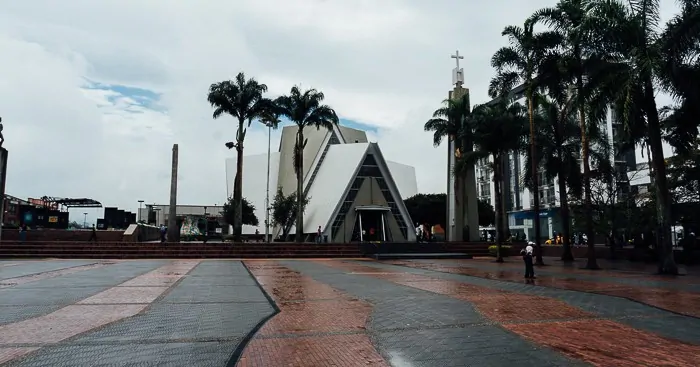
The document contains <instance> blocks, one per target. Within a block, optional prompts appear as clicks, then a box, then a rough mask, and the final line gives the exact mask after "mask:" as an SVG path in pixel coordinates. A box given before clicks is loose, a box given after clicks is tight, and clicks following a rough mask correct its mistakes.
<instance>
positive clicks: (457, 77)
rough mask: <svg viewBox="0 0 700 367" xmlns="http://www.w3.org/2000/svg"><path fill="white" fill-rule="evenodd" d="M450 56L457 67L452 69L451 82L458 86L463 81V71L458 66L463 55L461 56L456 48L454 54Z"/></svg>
mask: <svg viewBox="0 0 700 367" xmlns="http://www.w3.org/2000/svg"><path fill="white" fill-rule="evenodd" d="M450 57H451V58H453V59H455V61H456V62H457V67H456V68H454V70H452V84H454V85H456V86H458V87H459V86H461V85H462V84H463V83H464V73H463V71H462V69H461V68H460V67H459V60H460V59H464V56H461V55H460V54H459V50H458V51H456V52H455V54H454V55H451V56H450Z"/></svg>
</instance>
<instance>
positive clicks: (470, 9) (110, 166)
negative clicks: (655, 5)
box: [0, 0, 675, 220]
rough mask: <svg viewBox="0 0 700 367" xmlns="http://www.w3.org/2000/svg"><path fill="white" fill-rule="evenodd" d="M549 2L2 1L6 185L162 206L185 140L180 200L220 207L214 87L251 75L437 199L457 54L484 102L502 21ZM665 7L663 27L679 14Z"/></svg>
mask: <svg viewBox="0 0 700 367" xmlns="http://www.w3.org/2000/svg"><path fill="white" fill-rule="evenodd" d="M554 3H555V1H554V0H528V1H519V0H491V1H488V2H483V1H475V0H468V1H455V0H452V1H448V0H432V1H427V0H372V1H370V0H199V1H189V0H187V1H186V0H182V1H165V0H147V1H144V0H140V1H136V0H100V1H94V0H70V1H57V0H25V1H17V0H0V50H1V53H0V116H2V118H3V123H4V132H3V133H4V135H5V138H6V142H5V144H4V146H5V147H6V148H7V149H8V150H9V152H10V153H9V163H8V166H9V170H8V174H7V186H6V191H7V193H8V194H11V195H15V196H18V197H23V198H26V197H41V196H43V195H48V196H62V197H89V198H94V199H96V200H99V201H101V202H102V203H103V204H104V205H106V206H119V207H121V208H126V209H130V210H134V209H135V208H136V207H137V206H138V203H137V200H139V199H142V200H145V201H146V202H157V203H164V202H166V201H167V198H168V192H169V167H170V154H171V146H172V144H173V143H178V144H179V146H180V181H179V189H178V194H179V195H178V200H179V202H180V203H183V204H209V205H211V204H219V205H221V204H222V203H223V202H224V200H225V196H226V179H225V168H224V167H225V166H224V160H225V159H226V158H227V157H232V156H233V151H228V150H227V149H226V148H225V147H224V143H225V142H227V141H230V140H233V138H234V136H235V126H234V121H233V119H231V118H226V117H224V118H221V119H218V120H213V119H212V118H211V112H212V109H211V108H210V106H209V105H208V104H207V101H206V94H207V88H208V87H209V85H210V84H211V83H214V82H218V81H221V80H225V79H229V78H232V77H234V76H235V75H236V74H237V73H238V72H239V71H244V72H245V73H246V74H247V75H248V76H253V77H255V78H257V79H258V80H259V81H260V82H263V83H266V84H267V85H268V87H269V94H270V96H271V97H274V96H276V95H279V94H282V93H285V92H288V90H289V88H290V87H291V86H292V85H294V84H301V86H302V87H303V88H308V87H314V88H317V89H319V90H321V91H323V92H324V93H325V95H326V97H327V102H328V103H329V104H330V105H331V106H333V107H334V108H335V109H336V111H337V112H338V114H339V115H340V117H341V118H342V123H344V124H346V125H349V126H354V127H358V126H359V127H362V128H364V129H367V130H368V131H369V135H370V137H371V140H373V141H377V142H379V144H380V146H381V148H382V150H383V151H384V154H385V156H386V157H387V158H388V159H391V160H394V161H398V162H401V163H406V164H411V165H414V166H415V167H416V171H417V174H418V189H419V191H420V192H444V191H445V185H446V183H445V166H446V163H445V154H446V153H445V150H446V148H445V147H441V148H437V149H436V148H433V146H432V141H431V136H430V135H429V134H428V133H424V132H423V129H422V125H423V124H424V122H425V121H426V120H427V119H428V118H429V117H430V115H431V113H432V111H434V110H435V109H436V108H437V107H439V105H440V102H441V100H442V99H444V98H445V97H446V96H447V91H448V90H449V89H450V88H451V85H450V83H451V70H452V68H453V67H454V60H453V59H451V58H450V55H451V54H453V53H454V52H455V50H459V51H460V53H462V54H464V56H465V59H464V60H463V61H462V65H463V67H464V69H465V79H466V83H465V84H466V86H467V87H469V89H470V91H471V96H472V101H473V103H481V102H485V101H486V100H488V97H487V95H486V89H487V85H488V81H489V79H490V78H491V77H492V75H493V71H492V69H491V68H490V66H489V59H490V57H491V55H492V54H493V53H494V51H496V50H497V49H498V48H499V47H501V46H503V45H505V44H506V40H505V39H504V38H503V37H501V36H500V32H501V30H502V29H503V27H504V26H506V25H508V24H522V22H523V20H524V18H525V17H526V16H527V15H529V14H530V13H531V12H532V11H534V10H535V9H537V8H540V7H544V6H550V5H553V4H554ZM663 3H664V5H663V6H664V7H665V8H664V9H663V10H664V16H665V18H668V16H669V15H670V14H672V13H673V12H674V11H675V6H674V5H673V2H672V1H671V0H667V1H664V2H663ZM275 139H278V135H274V136H273V141H274V140H275ZM273 145H274V143H273ZM245 149H246V153H247V154H254V153H263V152H265V151H266V149H267V136H266V130H265V129H263V128H260V127H259V126H254V127H253V128H251V129H250V131H249V132H248V136H247V138H246V148H245ZM261 169H264V167H261ZM244 195H245V194H244ZM78 212H83V210H78ZM88 212H89V213H90V214H89V216H90V218H96V217H97V216H98V215H99V216H101V214H102V213H101V211H96V210H95V211H92V210H88ZM74 219H76V220H78V219H82V215H80V218H77V217H75V218H74ZM89 220H90V219H89Z"/></svg>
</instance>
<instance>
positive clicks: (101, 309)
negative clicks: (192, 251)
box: [0, 261, 199, 361]
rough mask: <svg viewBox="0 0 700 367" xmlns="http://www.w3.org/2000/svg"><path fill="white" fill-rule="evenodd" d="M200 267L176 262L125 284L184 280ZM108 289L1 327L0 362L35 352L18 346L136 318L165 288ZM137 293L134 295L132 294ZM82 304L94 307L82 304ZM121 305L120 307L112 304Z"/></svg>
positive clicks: (185, 262) (57, 338) (32, 349)
mask: <svg viewBox="0 0 700 367" xmlns="http://www.w3.org/2000/svg"><path fill="white" fill-rule="evenodd" d="M197 264H199V261H177V262H171V263H169V264H167V265H164V266H161V267H160V268H158V269H156V270H153V271H151V272H149V273H146V274H143V275H140V276H138V277H135V278H133V279H132V280H130V281H127V282H125V283H122V284H121V285H123V284H128V283H129V282H132V283H138V282H139V281H140V280H139V279H150V278H151V277H162V276H163V275H168V276H173V277H179V278H181V277H183V276H185V274H186V273H187V272H189V271H190V270H192V269H193V268H194V267H195V266H197ZM121 285H119V286H117V287H116V288H110V289H108V290H105V291H103V292H100V293H98V294H96V295H94V296H92V297H89V298H86V299H85V300H83V301H81V302H79V303H78V304H75V305H70V306H66V307H63V308H61V309H59V310H57V311H54V312H52V313H49V314H48V315H44V316H39V317H34V318H31V319H28V320H24V321H19V322H15V323H11V324H6V325H2V326H0V348H2V349H0V352H2V354H0V361H2V358H5V359H6V361H11V360H14V359H16V358H19V357H21V356H23V355H26V354H28V353H30V352H32V351H34V350H36V349H38V348H13V346H14V345H17V344H53V343H58V342H60V341H62V340H65V339H68V338H71V337H74V336H76V335H79V334H82V333H85V332H88V331H90V330H93V329H95V328H98V327H101V326H104V325H107V324H110V323H113V322H115V321H119V320H122V319H124V318H127V317H131V316H134V315H137V314H138V313H140V312H141V311H143V310H144V309H145V308H146V307H148V305H149V304H150V303H151V302H152V301H153V300H155V298H157V297H158V296H159V295H160V294H162V293H163V292H165V291H166V290H167V289H168V288H167V287H142V288H134V287H121ZM134 290H136V292H134ZM83 302H87V303H93V304H82V303H83ZM112 303H122V304H112Z"/></svg>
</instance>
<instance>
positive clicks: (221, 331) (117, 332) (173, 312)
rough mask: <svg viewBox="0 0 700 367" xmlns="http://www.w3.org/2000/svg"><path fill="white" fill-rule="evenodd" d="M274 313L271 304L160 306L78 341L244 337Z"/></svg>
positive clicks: (87, 335) (157, 305)
mask: <svg viewBox="0 0 700 367" xmlns="http://www.w3.org/2000/svg"><path fill="white" fill-rule="evenodd" d="M273 312H274V309H273V308H272V306H270V305H269V304H267V303H265V304H258V303H239V304H231V303H218V304H217V303H204V304H156V305H154V306H152V307H151V308H150V309H149V310H147V311H146V312H145V313H143V314H140V315H138V316H135V317H132V318H130V319H127V320H124V321H121V322H118V323H115V324H113V325H110V326H107V327H106V328H104V329H102V330H98V331H95V332H92V333H89V334H86V335H85V336H82V337H80V338H78V339H77V340H76V342H77V343H82V342H111V341H121V342H140V341H147V340H150V341H177V340H180V339H231V338H242V337H244V336H245V335H246V334H247V333H248V332H249V331H250V330H252V329H253V327H255V325H256V324H257V323H258V322H259V321H260V320H262V319H263V318H265V317H267V316H269V315H270V314H272V313H273ZM231 352H233V349H232V350H231Z"/></svg>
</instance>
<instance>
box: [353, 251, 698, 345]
mask: <svg viewBox="0 0 700 367" xmlns="http://www.w3.org/2000/svg"><path fill="white" fill-rule="evenodd" d="M361 264H363V265H367V266H371V267H375V268H378V269H385V270H394V271H403V272H407V273H413V274H423V275H426V276H430V277H434V278H437V279H445V280H453V281H458V282H463V283H468V284H474V285H478V286H483V287H489V288H492V289H499V290H504V291H509V292H517V293H523V294H531V295H538V296H543V297H551V298H555V299H560V300H562V301H564V302H567V303H568V304H570V305H572V306H575V307H579V308H581V309H583V310H585V311H588V312H591V313H594V314H597V315H600V316H602V317H606V318H611V319H613V320H615V321H618V322H620V323H623V324H627V325H629V326H631V327H634V328H637V329H640V330H645V331H648V332H652V333H655V334H657V335H661V336H664V337H667V338H672V339H676V340H680V341H684V342H687V343H691V344H700V319H697V318H693V317H689V316H680V315H677V314H674V313H672V312H668V311H664V310H660V309H658V308H655V307H651V306H647V305H644V304H641V303H638V302H634V301H631V300H628V299H625V298H620V297H613V296H606V295H601V294H593V293H585V292H577V291H570V290H563V289H556V288H547V287H544V286H535V285H531V284H526V283H516V282H507V281H500V280H491V279H484V278H479V277H473V276H467V275H459V274H451V273H442V272H437V271H431V270H425V269H415V268H410V267H404V266H396V265H389V264H380V263H370V262H361Z"/></svg>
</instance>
